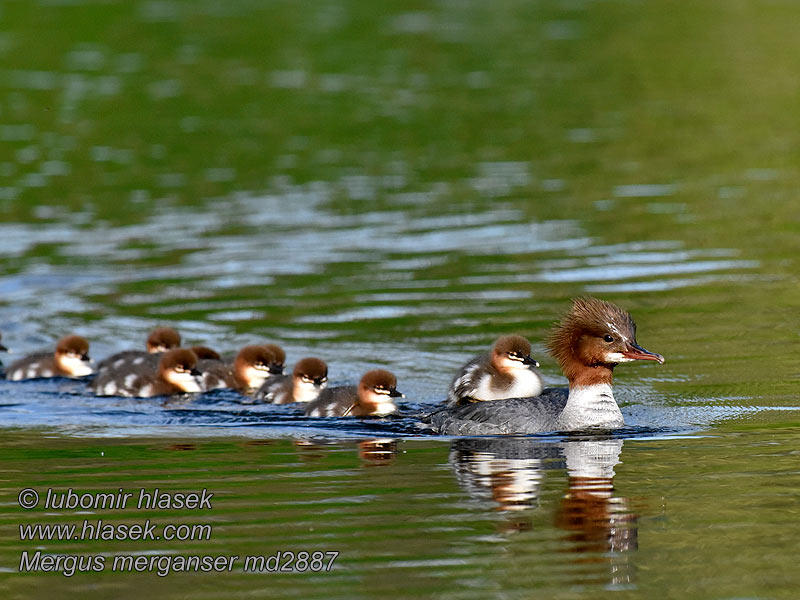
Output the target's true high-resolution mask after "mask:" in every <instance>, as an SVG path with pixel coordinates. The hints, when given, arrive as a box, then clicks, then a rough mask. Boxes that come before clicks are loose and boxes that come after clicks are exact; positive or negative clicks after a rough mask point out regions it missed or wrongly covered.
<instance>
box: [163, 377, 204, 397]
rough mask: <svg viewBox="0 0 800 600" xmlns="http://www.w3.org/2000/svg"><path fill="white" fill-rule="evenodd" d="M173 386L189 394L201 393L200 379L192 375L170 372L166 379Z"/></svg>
mask: <svg viewBox="0 0 800 600" xmlns="http://www.w3.org/2000/svg"><path fill="white" fill-rule="evenodd" d="M166 379H167V381H169V382H170V383H171V384H172V385H174V386H175V387H176V388H178V389H179V390H181V391H183V392H186V393H187V394H196V393H197V392H200V391H201V388H200V382H199V381H198V378H197V377H196V376H194V375H192V374H191V373H176V372H175V371H170V372H169V376H168V377H167V378H166Z"/></svg>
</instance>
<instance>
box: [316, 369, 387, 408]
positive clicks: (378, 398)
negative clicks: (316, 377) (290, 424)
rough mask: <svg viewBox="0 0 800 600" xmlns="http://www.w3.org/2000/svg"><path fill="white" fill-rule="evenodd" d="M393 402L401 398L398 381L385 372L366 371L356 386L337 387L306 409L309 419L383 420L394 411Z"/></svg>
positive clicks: (326, 390)
mask: <svg viewBox="0 0 800 600" xmlns="http://www.w3.org/2000/svg"><path fill="white" fill-rule="evenodd" d="M393 398H403V394H401V393H400V392H398V391H397V377H395V376H394V374H392V373H390V372H389V371H385V370H384V369H373V370H372V371H367V372H366V373H365V374H364V376H363V377H362V378H361V381H360V382H359V383H358V386H355V385H340V386H336V387H332V388H327V389H325V390H323V391H322V392H320V394H319V397H318V398H317V399H316V400H314V401H313V402H309V404H308V405H307V406H306V416H308V417H347V416H353V417H366V416H376V417H377V416H384V415H389V414H391V413H393V412H395V411H396V410H397V405H396V404H395V403H394V401H393Z"/></svg>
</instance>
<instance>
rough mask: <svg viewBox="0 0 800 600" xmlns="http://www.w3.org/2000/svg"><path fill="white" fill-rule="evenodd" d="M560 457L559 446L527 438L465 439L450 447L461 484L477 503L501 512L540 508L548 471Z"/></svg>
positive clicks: (455, 442) (451, 458)
mask: <svg viewBox="0 0 800 600" xmlns="http://www.w3.org/2000/svg"><path fill="white" fill-rule="evenodd" d="M560 458H561V453H560V449H559V448H558V446H556V445H554V444H537V443H535V442H531V441H530V440H526V439H515V438H508V439H505V438H503V439H497V438H463V439H458V440H456V441H454V442H453V445H452V446H451V448H450V464H451V465H452V467H453V469H454V471H455V474H456V479H458V483H459V485H460V486H461V487H462V488H463V489H464V490H466V491H467V493H468V494H469V495H470V497H471V498H473V499H474V500H478V501H479V502H481V503H482V504H485V505H486V506H487V507H491V508H493V509H494V510H500V511H509V510H523V509H526V508H531V507H534V506H536V505H537V504H538V497H539V488H540V486H541V483H542V479H543V477H544V469H545V468H554V467H553V466H552V464H551V461H553V460H558V459H560ZM561 464H562V466H563V462H562V463H561Z"/></svg>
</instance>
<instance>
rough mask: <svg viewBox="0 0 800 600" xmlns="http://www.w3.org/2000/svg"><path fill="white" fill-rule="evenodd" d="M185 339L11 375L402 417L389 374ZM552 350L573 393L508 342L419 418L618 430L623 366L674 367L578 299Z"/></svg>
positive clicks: (53, 354)
mask: <svg viewBox="0 0 800 600" xmlns="http://www.w3.org/2000/svg"><path fill="white" fill-rule="evenodd" d="M180 344H181V337H180V335H179V334H178V332H177V331H175V330H174V329H172V328H170V327H160V328H157V329H155V330H154V331H153V332H152V333H151V334H150V335H149V337H148V339H147V342H146V345H145V350H126V351H124V352H120V353H117V354H114V355H112V356H109V357H107V358H105V359H104V360H102V361H101V362H99V363H97V364H96V365H95V364H94V363H93V361H92V360H91V359H90V358H89V354H88V353H89V343H88V341H87V340H86V339H84V338H83V337H81V336H78V335H68V336H65V337H63V338H61V339H60V340H59V341H58V343H57V344H56V347H55V350H54V351H50V352H38V353H35V354H31V355H28V356H26V357H24V358H21V359H19V360H17V361H15V362H14V363H12V364H11V365H10V366H9V367H8V369H7V371H6V378H7V379H8V380H10V381H21V380H25V379H34V378H42V377H72V378H87V379H89V377H90V376H91V378H90V379H89V388H90V390H91V391H92V392H93V393H94V394H96V395H98V396H126V397H137V398H149V397H153V396H162V395H169V394H176V393H184V394H194V393H200V392H204V391H209V390H213V389H219V388H229V389H233V390H236V391H238V392H240V393H242V394H244V395H247V396H249V397H251V398H252V401H253V402H264V403H273V404H297V405H300V406H303V407H304V412H305V414H306V415H307V416H311V417H346V416H353V417H365V416H385V415H389V414H392V413H394V412H396V411H397V405H396V404H395V402H394V400H395V398H402V397H403V394H402V393H400V392H399V391H398V390H397V378H396V377H395V376H394V374H392V373H391V372H389V371H387V370H384V369H374V370H371V371H368V372H367V373H365V374H364V376H363V377H362V378H361V380H360V381H359V383H358V384H357V385H346V386H336V387H328V385H327V384H328V366H327V364H326V363H325V361H323V360H322V359H320V358H317V357H306V358H302V359H301V360H299V361H298V362H297V363H296V364H295V366H294V369H293V370H292V372H291V374H284V362H285V360H286V354H285V352H284V351H283V349H282V348H280V346H277V345H275V344H263V345H248V346H245V347H243V348H242V349H241V350H240V351H239V352H238V354H237V355H236V356H235V357H232V358H230V359H227V360H225V359H223V358H221V357H220V355H219V354H218V353H216V352H215V351H214V350H212V349H210V348H208V347H206V346H193V347H190V348H182V347H180ZM546 345H547V348H548V350H549V352H550V354H551V355H552V356H553V357H554V358H555V359H556V361H557V362H558V364H559V366H560V367H561V370H562V371H563V373H564V375H565V376H566V377H567V379H568V381H569V388H544V387H543V385H542V379H541V377H540V376H539V374H538V372H537V369H538V367H539V363H538V362H537V361H536V360H535V359H533V358H532V357H531V344H530V342H529V341H528V340H527V339H525V338H524V337H522V336H519V335H506V336H502V337H500V338H499V339H497V341H496V342H495V343H494V344H493V346H492V348H491V349H490V350H489V351H488V352H487V353H485V354H482V355H480V356H476V357H475V358H473V359H472V360H470V361H468V362H467V363H466V364H465V365H463V366H462V367H461V368H460V369H459V371H458V372H457V373H456V375H455V377H454V378H453V380H452V382H451V384H450V388H449V391H448V394H447V399H446V400H445V401H444V402H443V403H442V405H441V406H440V407H437V408H436V409H435V410H433V411H430V412H428V413H426V414H423V415H420V419H421V420H422V422H423V423H424V424H425V426H426V427H429V428H430V429H432V430H433V431H434V432H436V433H439V434H442V435H486V434H510V433H538V432H543V431H575V430H582V429H588V428H603V429H613V428H617V427H620V426H622V425H623V424H624V421H623V417H622V413H621V412H620V409H619V406H618V405H617V403H616V401H615V400H614V395H613V393H612V389H611V384H612V378H613V371H614V368H615V367H616V366H617V365H618V364H619V363H623V362H632V361H640V360H649V361H656V362H658V363H663V362H664V358H663V357H662V356H661V355H660V354H656V353H654V352H650V351H648V350H645V349H644V348H642V347H641V346H639V345H638V343H637V341H636V324H635V322H634V321H633V318H632V317H631V316H630V315H629V314H628V313H627V312H626V311H625V310H623V309H622V308H620V307H618V306H616V305H614V304H611V303H610V302H605V301H603V300H598V299H596V298H591V297H587V298H576V299H574V300H573V304H572V308H571V310H570V311H569V312H568V313H567V314H566V315H565V316H564V317H563V318H562V319H561V321H560V322H559V323H557V324H556V325H555V327H554V328H553V330H552V331H551V333H550V335H549V338H548V340H547V343H546ZM0 350H5V348H4V347H3V346H2V345H0Z"/></svg>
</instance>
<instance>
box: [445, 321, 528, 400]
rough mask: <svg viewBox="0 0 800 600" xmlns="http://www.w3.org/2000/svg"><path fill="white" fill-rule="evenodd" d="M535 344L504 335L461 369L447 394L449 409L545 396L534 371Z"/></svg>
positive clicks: (521, 338)
mask: <svg viewBox="0 0 800 600" xmlns="http://www.w3.org/2000/svg"><path fill="white" fill-rule="evenodd" d="M538 366H539V363H538V362H536V361H535V360H534V359H532V358H531V344H530V342H529V341H528V340H526V339H525V338H524V337H522V336H519V335H504V336H503V337H501V338H499V339H498V340H497V341H496V342H495V343H494V346H492V349H491V351H490V352H487V353H485V354H481V355H480V356H476V357H475V358H473V359H472V360H470V361H469V362H468V363H467V364H465V365H464V366H463V367H461V369H459V371H458V374H457V375H456V376H455V377H454V378H453V382H452V383H451V384H450V391H449V392H448V394H447V403H448V405H449V406H456V405H458V404H464V403H466V402H483V401H487V400H505V399H506V398H528V397H530V396H538V395H539V394H541V393H542V387H543V386H542V379H541V378H540V377H539V375H538V374H537V373H536V372H535V371H534V370H533V369H534V368H535V367H538Z"/></svg>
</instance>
